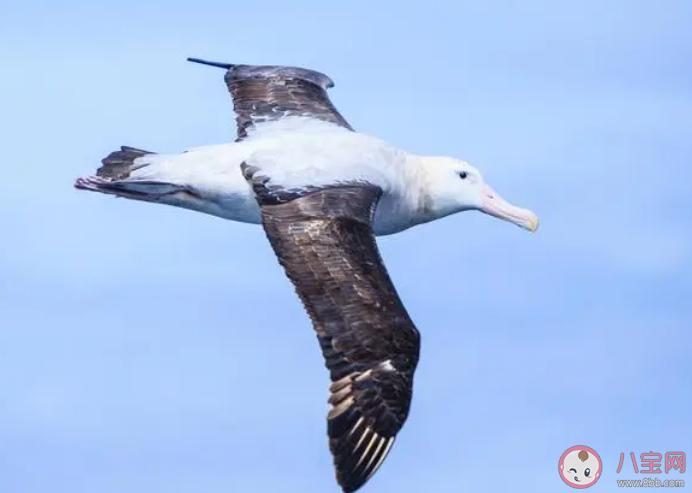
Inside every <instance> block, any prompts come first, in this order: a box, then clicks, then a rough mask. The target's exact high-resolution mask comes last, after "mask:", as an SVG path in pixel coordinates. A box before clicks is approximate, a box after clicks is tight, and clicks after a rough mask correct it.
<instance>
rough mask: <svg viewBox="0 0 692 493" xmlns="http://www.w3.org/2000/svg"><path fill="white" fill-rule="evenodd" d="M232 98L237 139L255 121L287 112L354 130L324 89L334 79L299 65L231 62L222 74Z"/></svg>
mask: <svg viewBox="0 0 692 493" xmlns="http://www.w3.org/2000/svg"><path fill="white" fill-rule="evenodd" d="M225 81H226V85H227V86H228V90H229V91H230V93H231V96H232V98H233V109H234V111H235V112H236V124H237V131H238V138H237V140H242V139H244V138H246V137H247V136H248V134H249V133H250V132H251V131H252V130H253V128H254V127H255V125H257V124H259V123H263V122H269V121H275V120H279V119H281V118H283V117H287V116H305V117H310V118H315V119H317V120H321V121H325V122H329V123H333V124H335V125H339V126H341V127H344V128H347V129H349V130H353V128H352V127H351V126H350V125H349V123H348V122H347V121H346V120H345V119H344V117H343V116H341V114H340V113H339V112H338V110H337V109H336V108H335V107H334V105H333V104H332V102H331V100H330V99H329V96H328V94H327V89H329V88H331V87H334V82H333V81H332V80H331V79H330V78H329V77H327V76H326V75H324V74H322V73H319V72H316V71H314V70H308V69H303V68H298V67H282V66H276V65H231V66H230V68H229V69H228V71H227V72H226V76H225Z"/></svg>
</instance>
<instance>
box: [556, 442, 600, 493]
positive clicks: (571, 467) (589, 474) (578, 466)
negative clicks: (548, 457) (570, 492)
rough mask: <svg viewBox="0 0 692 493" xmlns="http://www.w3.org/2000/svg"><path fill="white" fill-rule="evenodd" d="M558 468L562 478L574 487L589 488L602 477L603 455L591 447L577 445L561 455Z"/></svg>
mask: <svg viewBox="0 0 692 493" xmlns="http://www.w3.org/2000/svg"><path fill="white" fill-rule="evenodd" d="M558 470H559V471H560V477H561V478H562V480H563V481H564V482H565V483H566V484H567V485H568V486H571V487H572V488H588V487H589V486H592V485H594V484H596V481H598V480H599V478H600V477H601V471H602V470H603V465H602V463H601V457H600V456H599V455H598V454H597V453H596V451H595V450H594V449H592V448H591V447H587V446H585V445H575V446H574V447H570V448H568V449H567V450H565V452H564V453H563V454H562V456H561V457H560V462H559V463H558Z"/></svg>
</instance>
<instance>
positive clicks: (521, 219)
mask: <svg viewBox="0 0 692 493" xmlns="http://www.w3.org/2000/svg"><path fill="white" fill-rule="evenodd" d="M480 210H481V211H483V212H485V213H486V214H490V215H491V216H495V217H497V218H499V219H502V220H504V221H509V222H511V223H514V224H516V225H517V226H519V227H521V228H524V229H528V230H529V231H531V232H532V233H534V232H536V230H537V229H538V217H537V216H536V214H534V213H533V212H531V211H530V210H527V209H522V208H521V207H517V206H516V205H512V204H510V203H509V202H507V201H506V200H505V199H503V198H502V197H500V196H499V195H498V193H497V192H496V191H495V190H493V189H492V188H490V187H489V186H488V185H485V186H484V188H483V198H482V199H481V207H480Z"/></svg>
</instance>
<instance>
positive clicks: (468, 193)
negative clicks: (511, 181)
mask: <svg viewBox="0 0 692 493" xmlns="http://www.w3.org/2000/svg"><path fill="white" fill-rule="evenodd" d="M423 173H424V175H425V178H426V179H425V182H426V188H427V193H426V194H425V200H424V203H425V206H424V208H425V210H426V213H427V214H430V215H432V216H434V217H436V218H439V217H443V216H447V215H449V214H454V213H456V212H462V211H467V210H478V211H481V212H483V213H485V214H488V215H491V216H494V217H497V218H499V219H502V220H503V221H508V222H510V223H513V224H516V225H517V226H519V227H521V228H523V229H526V230H529V231H531V232H535V231H536V230H537V229H538V217H537V216H536V214H534V213H533V212H531V211H530V210H528V209H522V208H521V207H517V206H516V205H513V204H510V203H509V202H507V201H506V200H504V199H503V198H502V197H501V196H500V195H499V194H498V193H497V192H496V191H495V190H494V189H493V188H492V187H490V185H488V184H487V183H486V182H485V180H484V178H483V175H482V174H481V172H480V171H479V170H478V168H475V167H473V166H471V165H470V164H469V163H467V162H466V161H462V160H459V159H454V158H448V157H425V158H423Z"/></svg>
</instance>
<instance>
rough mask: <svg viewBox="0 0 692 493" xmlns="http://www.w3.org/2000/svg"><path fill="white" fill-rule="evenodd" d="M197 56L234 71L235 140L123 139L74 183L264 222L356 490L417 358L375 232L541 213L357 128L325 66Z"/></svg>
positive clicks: (229, 77) (448, 162)
mask: <svg viewBox="0 0 692 493" xmlns="http://www.w3.org/2000/svg"><path fill="white" fill-rule="evenodd" d="M188 61H192V62H196V63H202V64H206V65H211V66H215V67H220V68H223V69H224V70H225V71H226V72H225V77H224V79H225V82H226V85H227V87H228V90H229V92H230V94H231V98H232V101H233V108H234V112H235V115H236V125H237V138H236V139H235V140H234V141H233V142H229V143H225V144H220V145H211V146H204V147H196V148H191V149H189V150H187V151H185V152H183V153H180V154H159V153H155V152H150V151H146V150H143V149H139V148H135V147H129V146H122V147H121V148H120V149H118V150H116V151H114V152H111V153H110V154H108V155H107V156H106V157H105V158H104V159H103V160H102V166H101V167H100V168H99V169H98V170H97V172H96V174H95V175H94V176H89V177H85V178H78V179H77V180H76V182H75V187H76V188H77V189H81V190H88V191H92V192H99V193H104V194H110V195H115V196H117V197H124V198H127V199H131V200H139V201H145V202H153V203H158V204H165V205H171V206H176V207H181V208H185V209H190V210H194V211H198V212H202V213H206V214H211V215H214V216H218V217H221V218H224V219H227V220H231V221H239V222H244V223H252V224H259V225H261V226H262V227H263V229H264V232H265V234H266V236H267V238H268V240H269V244H270V245H271V247H272V248H273V250H274V252H275V254H276V256H277V258H278V262H279V264H280V265H281V266H282V267H283V269H284V271H285V273H286V275H287V276H288V278H289V279H290V281H291V282H292V283H293V285H294V287H295V290H296V293H297V294H298V297H299V298H300V300H301V301H302V303H303V305H304V307H305V310H306V312H307V314H308V315H309V317H310V320H311V322H312V325H313V328H314V330H315V333H316V334H317V339H318V341H319V345H320V348H321V350H322V355H323V357H324V361H325V366H326V368H327V369H328V370H329V376H330V380H331V384H330V385H329V400H328V402H329V405H330V408H329V410H328V414H327V435H328V439H329V449H330V451H331V454H332V456H333V462H334V469H335V474H336V480H337V482H338V484H339V485H340V486H341V489H342V490H343V491H344V492H345V493H349V492H353V491H356V490H357V489H359V488H360V487H361V486H363V485H364V484H365V483H366V482H367V481H368V480H369V479H370V478H371V477H372V476H373V474H375V472H376V471H377V470H378V469H379V468H380V466H381V465H382V463H383V462H384V460H385V458H386V457H387V456H388V454H389V452H390V450H391V448H392V445H393V444H394V441H395V439H396V438H397V436H398V434H399V432H400V430H401V429H402V427H403V425H404V423H405V422H406V420H407V417H408V414H409V408H410V405H411V399H412V392H413V379H414V372H415V370H416V367H417V365H418V360H419V354H420V333H419V331H418V329H417V328H416V326H415V324H414V322H413V321H412V319H411V317H410V316H409V314H408V312H407V311H406V308H405V307H404V305H403V304H402V302H401V299H400V298H399V295H398V294H397V291H396V289H395V287H394V285H393V284H392V281H391V279H390V277H389V274H388V273H387V269H386V268H385V266H384V264H383V262H382V259H381V257H380V254H379V251H378V248H377V244H376V240H375V237H376V236H382V235H391V234H395V233H399V232H401V231H404V230H406V229H409V228H411V227H414V226H417V225H420V224H423V223H427V222H430V221H434V220H437V219H440V218H443V217H445V216H449V215H451V214H454V213H457V212H462V211H470V210H476V211H481V212H483V213H485V214H488V215H490V216H494V217H496V218H499V219H502V220H504V221H507V222H509V223H513V224H515V225H517V226H519V227H521V228H524V229H526V230H529V231H532V232H533V231H536V229H537V227H538V219H537V217H536V215H535V214H534V213H533V212H531V211H529V210H527V209H523V208H520V207H517V206H515V205H512V204H510V203H509V202H507V201H505V200H504V199H503V198H502V197H501V196H500V195H499V194H498V193H497V192H496V191H495V190H493V189H492V188H491V187H490V186H489V185H488V184H487V183H486V182H485V180H484V178H483V176H482V174H481V172H480V171H479V170H478V169H477V168H475V167H473V166H471V165H470V164H469V163H468V162H466V161H465V160H462V159H456V158H453V157H441V156H419V155H414V154H411V153H408V152H406V151H404V150H402V149H399V148H397V147H395V146H393V145H390V144H388V143H386V142H384V141H382V140H380V139H378V138H375V137H373V136H370V135H366V134H364V133H360V132H357V131H356V130H354V128H353V127H352V126H351V125H350V124H349V123H348V122H347V121H346V120H345V119H344V117H343V116H342V115H341V114H340V113H339V112H338V111H337V109H336V108H335V106H334V105H333V104H332V102H331V100H330V98H329V96H328V94H327V91H328V89H330V88H331V87H333V86H334V82H333V81H332V80H331V79H330V78H329V77H328V76H326V75H325V74H322V73H320V72H317V71H314V70H309V69H304V68H298V67H289V66H274V65H236V64H228V63H218V62H210V61H205V60H200V59H197V58H188Z"/></svg>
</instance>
